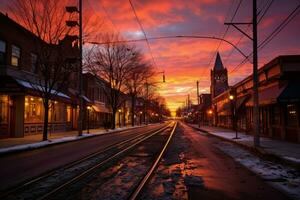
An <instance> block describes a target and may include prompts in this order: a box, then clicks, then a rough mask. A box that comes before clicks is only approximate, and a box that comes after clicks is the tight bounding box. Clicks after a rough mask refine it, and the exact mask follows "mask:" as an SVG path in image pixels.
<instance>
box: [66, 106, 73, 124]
mask: <svg viewBox="0 0 300 200" xmlns="http://www.w3.org/2000/svg"><path fill="white" fill-rule="evenodd" d="M71 119H72V108H71V106H67V122H71Z"/></svg>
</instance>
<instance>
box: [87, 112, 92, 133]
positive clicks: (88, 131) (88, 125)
mask: <svg viewBox="0 0 300 200" xmlns="http://www.w3.org/2000/svg"><path fill="white" fill-rule="evenodd" d="M86 108H87V133H90V110H91V109H92V107H91V106H87V107H86Z"/></svg>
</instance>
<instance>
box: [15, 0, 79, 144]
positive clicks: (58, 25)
mask: <svg viewBox="0 0 300 200" xmlns="http://www.w3.org/2000/svg"><path fill="white" fill-rule="evenodd" d="M64 3H66V2H64ZM10 10H11V12H12V13H13V14H14V15H15V18H16V19H17V21H18V22H19V23H21V24H22V25H23V26H25V27H26V28H27V29H28V30H29V31H30V32H32V33H33V34H35V35H36V39H35V42H34V44H33V45H32V46H33V47H34V48H35V52H37V60H36V68H37V69H36V72H35V74H30V75H29V76H27V77H25V78H26V79H27V80H28V82H30V84H31V86H32V87H33V88H34V89H35V90H36V91H38V93H39V95H40V96H41V97H42V99H43V106H44V128H43V140H47V139H48V113H49V109H50V100H51V99H55V98H56V97H57V95H58V94H61V92H63V91H64V89H65V88H67V83H69V81H68V80H69V76H70V74H71V73H72V72H74V71H75V69H76V56H77V55H78V48H77V47H76V46H75V44H74V43H73V44H72V37H69V38H68V39H67V38H65V36H66V35H67V34H68V33H70V31H71V30H70V29H68V28H67V27H66V26H65V20H66V19H67V16H66V12H65V10H64V4H63V2H60V3H59V2H57V1H54V0H26V1H23V0H13V1H11V4H10ZM62 39H64V40H62ZM73 39H74V38H73ZM74 55H75V57H74Z"/></svg>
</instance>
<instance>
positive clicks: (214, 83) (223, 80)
mask: <svg viewBox="0 0 300 200" xmlns="http://www.w3.org/2000/svg"><path fill="white" fill-rule="evenodd" d="M210 79H211V86H210V93H211V98H212V99H213V98H214V97H216V96H218V95H219V94H221V93H223V92H224V91H226V90H227V89H228V74H227V69H226V68H225V67H224V66H223V63H222V60H221V57H220V54H219V52H217V56H216V60H215V65H214V68H213V69H212V70H211V72H210Z"/></svg>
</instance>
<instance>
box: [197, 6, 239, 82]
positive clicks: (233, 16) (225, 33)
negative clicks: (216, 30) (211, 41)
mask: <svg viewBox="0 0 300 200" xmlns="http://www.w3.org/2000/svg"><path fill="white" fill-rule="evenodd" d="M242 2H243V0H240V1H239V3H238V5H237V7H236V8H235V11H234V13H233V15H232V17H231V19H230V22H232V21H233V19H234V18H235V16H236V14H237V12H238V10H239V9H240V6H241V4H242ZM232 5H233V4H232ZM230 10H231V9H229V11H230ZM228 14H229V12H228V13H227V15H228ZM226 19H227V16H226V17H225V21H226ZM228 30H229V26H227V27H226V30H225V32H224V34H223V36H222V38H223V39H225V37H226V35H227V33H228ZM222 42H223V41H222V40H220V42H219V44H218V47H217V48H216V50H215V51H214V54H213V55H212V56H211V59H210V61H209V63H208V69H210V65H211V63H212V61H213V59H214V57H215V55H216V53H217V52H218V50H219V48H220V46H221V44H222ZM205 71H206V70H205ZM205 71H203V72H205ZM203 75H204V73H202V76H203Z"/></svg>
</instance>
